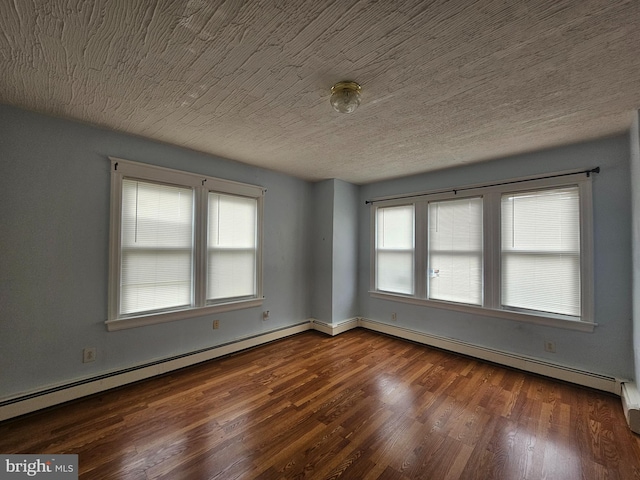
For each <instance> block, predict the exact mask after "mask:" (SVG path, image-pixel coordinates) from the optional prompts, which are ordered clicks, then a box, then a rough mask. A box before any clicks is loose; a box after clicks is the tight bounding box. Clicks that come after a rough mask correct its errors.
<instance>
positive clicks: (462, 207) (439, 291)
mask: <svg viewBox="0 0 640 480" xmlns="http://www.w3.org/2000/svg"><path fill="white" fill-rule="evenodd" d="M428 262H429V275H428V277H429V282H428V288H429V298H431V299H435V300H445V301H450V302H459V303H469V304H475V305H481V304H482V197H474V198H465V199H460V200H446V201H442V202H431V203H429V259H428Z"/></svg>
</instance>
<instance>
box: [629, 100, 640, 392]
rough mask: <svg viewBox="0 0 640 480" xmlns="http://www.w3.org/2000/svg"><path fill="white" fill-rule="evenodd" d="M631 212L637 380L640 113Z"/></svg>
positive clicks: (635, 130)
mask: <svg viewBox="0 0 640 480" xmlns="http://www.w3.org/2000/svg"><path fill="white" fill-rule="evenodd" d="M630 137H631V192H632V197H631V210H632V219H631V224H632V226H633V230H632V237H631V238H632V242H633V347H634V360H635V361H634V364H635V374H636V376H635V378H636V381H637V378H638V374H639V373H640V111H636V112H634V114H633V123H632V124H631V135H630Z"/></svg>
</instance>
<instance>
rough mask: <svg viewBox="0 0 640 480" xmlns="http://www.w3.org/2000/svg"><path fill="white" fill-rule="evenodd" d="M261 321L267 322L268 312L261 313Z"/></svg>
mask: <svg viewBox="0 0 640 480" xmlns="http://www.w3.org/2000/svg"><path fill="white" fill-rule="evenodd" d="M262 320H269V310H265V311H264V312H262Z"/></svg>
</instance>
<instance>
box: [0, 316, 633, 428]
mask: <svg viewBox="0 0 640 480" xmlns="http://www.w3.org/2000/svg"><path fill="white" fill-rule="evenodd" d="M358 327H360V328H366V329H368V330H372V331H376V332H379V333H384V334H387V335H391V336H394V337H398V338H402V339H405V340H409V341H413V342H416V343H421V344H423V345H428V346H432V347H436V348H440V349H442V350H447V351H450V352H454V353H459V354H462V355H467V356H470V357H473V358H477V359H480V360H486V361H489V362H492V363H496V364H499V365H504V366H507V367H512V368H516V369H518V370H523V371H525V372H530V373H535V374H539V375H544V376H547V377H551V378H555V379H558V380H563V381H567V382H570V383H574V384H577V385H582V386H586V387H590V388H594V389H597V390H602V391H605V392H610V393H613V394H616V395H618V396H621V394H622V393H624V392H623V391H622V390H623V389H622V384H623V383H624V382H625V381H623V380H620V379H616V378H614V377H609V376H606V375H599V374H595V373H591V372H586V371H582V370H578V369H574V368H570V367H564V366H561V365H556V364H553V363H550V362H545V361H542V360H538V359H534V358H529V357H525V356H520V355H514V354H511V353H506V352H502V351H499V350H493V349H490V348H485V347H479V346H476V345H473V344H470V343H466V342H462V341H460V340H455V339H451V338H446V337H440V336H437V335H431V334H428V333H423V332H419V331H416V330H411V329H408V328H404V327H399V326H397V325H389V324H387V323H382V322H378V321H375V320H370V319H367V318H362V317H355V318H350V319H347V320H344V321H342V322H337V323H325V322H321V321H318V320H316V319H309V320H307V321H304V322H301V323H299V324H296V325H293V326H288V327H283V328H280V329H277V330H273V331H270V332H266V333H263V334H258V335H254V336H250V337H243V338H241V339H237V340H234V341H232V342H228V343H225V344H222V345H216V346H214V347H210V348H205V349H202V350H198V351H195V352H191V353H187V354H183V355H178V356H175V357H171V358H166V359H162V360H157V361H154V362H149V363H146V364H144V365H139V366H136V367H132V368H128V369H124V370H118V371H115V372H110V373H106V374H103V375H98V376H94V377H90V378H86V379H81V380H78V381H75V382H71V383H65V384H62V385H57V386H52V387H49V388H46V389H41V390H38V391H34V392H30V393H25V394H21V395H17V396H15V397H13V398H9V399H5V400H3V401H0V421H2V420H6V419H9V418H13V417H17V416H19V415H24V414H26V413H30V412H33V411H36V410H40V409H43V408H47V407H50V406H53V405H57V404H60V403H64V402H67V401H69V400H75V399H77V398H81V397H84V396H87V395H92V394H94V393H99V392H102V391H105V390H109V389H112V388H116V387H120V386H123V385H127V384H129V383H133V382H137V381H139V380H144V379H147V378H151V377H154V376H157V375H162V374H163V373H168V372H171V371H174V370H178V369H180V368H184V367H188V366H191V365H195V364H198V363H201V362H205V361H207V360H212V359H214V358H219V357H223V356H225V355H230V354H232V353H237V352H240V351H242V350H246V349H248V348H252V347H256V346H259V345H263V344H265V343H269V342H272V341H275V340H279V339H281V338H285V337H288V336H290V335H295V334H297V333H301V332H304V331H306V330H311V329H313V330H317V331H319V332H322V333H325V334H328V335H338V334H340V333H342V332H345V331H347V330H351V329H353V328H358ZM633 386H634V391H635V385H633ZM627 390H630V389H629V388H627ZM625 392H626V390H625ZM636 397H637V401H636V400H635V398H636ZM633 398H634V400H633V401H631V400H629V401H628V403H629V404H630V407H631V409H632V410H634V411H635V412H636V413H637V412H638V411H640V410H638V409H639V408H640V406H639V405H640V394H638V395H636V396H635V397H633ZM625 414H628V412H627V409H625ZM627 418H629V417H627ZM638 425H639V426H638V429H639V430H640V415H639V416H638Z"/></svg>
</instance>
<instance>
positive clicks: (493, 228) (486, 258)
mask: <svg viewBox="0 0 640 480" xmlns="http://www.w3.org/2000/svg"><path fill="white" fill-rule="evenodd" d="M483 198H484V202H483V221H484V225H483V227H484V228H483V231H484V233H483V243H484V245H483V262H484V265H483V268H484V285H483V288H484V291H483V293H484V306H485V308H491V309H499V308H500V303H501V302H500V277H501V273H500V268H501V267H500V266H501V262H500V250H501V248H500V245H501V242H500V198H501V197H500V192H488V193H486V194H485V195H484V196H483Z"/></svg>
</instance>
